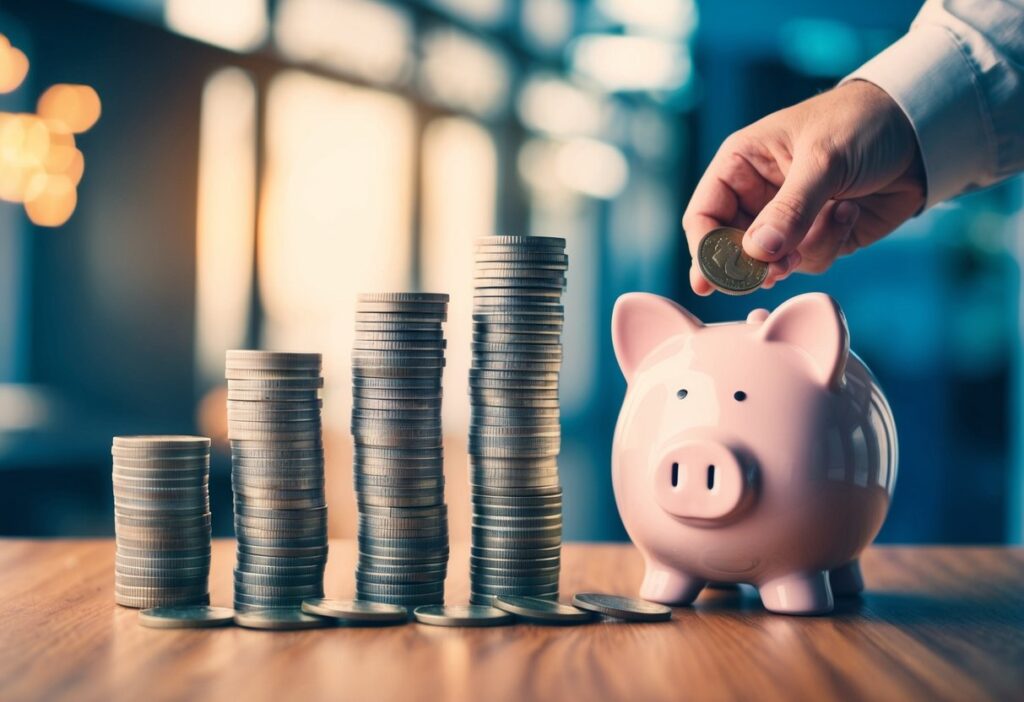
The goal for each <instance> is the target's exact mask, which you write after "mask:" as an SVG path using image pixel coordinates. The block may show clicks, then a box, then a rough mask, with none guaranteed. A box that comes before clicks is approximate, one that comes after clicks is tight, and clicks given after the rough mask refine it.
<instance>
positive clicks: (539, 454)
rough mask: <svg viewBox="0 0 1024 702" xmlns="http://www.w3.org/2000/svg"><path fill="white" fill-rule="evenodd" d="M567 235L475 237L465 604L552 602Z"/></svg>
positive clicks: (557, 555) (558, 521)
mask: <svg viewBox="0 0 1024 702" xmlns="http://www.w3.org/2000/svg"><path fill="white" fill-rule="evenodd" d="M567 269H568V257H567V256H566V255H565V240H564V239H557V238H548V237H522V236H493V237H486V238H483V239H478V240H477V245H476V270H475V274H474V290H475V294H474V300H473V347H472V352H473V362H472V366H471V369H470V371H469V393H470V407H471V419H470V429H469V454H470V487H471V491H472V503H473V527H472V529H473V531H472V550H471V554H470V602H471V603H473V604H490V603H491V601H492V599H493V598H494V597H495V596H499V595H510V596H513V595H530V596H535V597H549V598H556V597H557V596H558V576H559V569H560V564H561V544H562V488H561V484H560V482H559V478H558V453H559V449H560V446H561V431H560V425H559V405H558V375H559V371H560V370H561V365H562V343H561V332H562V323H563V319H564V313H563V308H562V304H561V296H562V291H563V290H564V289H565V273H566V270H567Z"/></svg>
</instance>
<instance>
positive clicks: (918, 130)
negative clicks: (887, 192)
mask: <svg viewBox="0 0 1024 702" xmlns="http://www.w3.org/2000/svg"><path fill="white" fill-rule="evenodd" d="M849 80H866V81H868V82H870V83H874V84H875V85H877V86H878V87H879V88H881V89H882V90H884V91H885V92H886V93H888V94H889V96H890V97H892V99H893V100H894V101H895V102H896V104H897V105H899V106H900V109H902V110H903V113H904V114H905V115H906V116H907V119H909V120H910V124H911V125H912V126H913V128H914V133H915V134H916V135H917V144H918V147H919V148H920V150H921V161H922V163H923V165H924V171H925V178H926V187H927V190H926V203H925V207H926V208H927V207H931V206H932V205H935V204H937V203H939V202H942V201H944V200H947V199H949V198H951V197H954V196H956V195H959V194H960V193H961V192H963V191H964V189H965V188H966V187H967V186H968V185H969V184H971V183H973V182H976V181H977V179H978V177H979V174H983V173H984V172H985V169H986V164H987V163H988V160H989V151H990V140H989V139H988V135H987V134H986V132H985V128H984V118H983V115H982V111H981V105H980V102H979V96H978V89H977V86H976V85H975V76H974V72H973V70H972V69H971V67H970V65H969V64H968V63H967V59H966V58H965V57H964V55H963V54H962V53H961V51H960V48H959V46H958V45H957V41H956V38H955V37H954V36H953V35H952V34H951V33H949V32H948V31H946V30H945V29H943V28H942V27H937V26H928V25H924V26H920V27H914V28H913V29H911V30H910V32H909V33H908V34H906V35H905V36H903V37H902V38H901V39H899V40H898V41H897V42H896V43H894V44H893V45H892V46H890V47H889V48H887V49H886V50H885V51H883V52H882V53H880V54H878V55H877V56H875V57H874V58H873V59H871V60H870V61H868V62H867V63H866V64H864V65H863V66H861V67H860V68H859V69H857V70H856V71H854V72H853V73H852V74H851V75H849V76H847V77H846V78H845V79H844V81H843V82H846V81H849Z"/></svg>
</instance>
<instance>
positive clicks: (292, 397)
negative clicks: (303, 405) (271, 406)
mask: <svg viewBox="0 0 1024 702" xmlns="http://www.w3.org/2000/svg"><path fill="white" fill-rule="evenodd" d="M319 399H320V391H319V390H234V389H231V388H228V400H229V401H234V400H237V401H247V402H274V403H279V402H308V403H315V402H317V401H318V400H319Z"/></svg>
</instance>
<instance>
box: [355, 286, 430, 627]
mask: <svg viewBox="0 0 1024 702" xmlns="http://www.w3.org/2000/svg"><path fill="white" fill-rule="evenodd" d="M447 310H448V295H446V294H430V293H380V294H367V295H360V296H359V298H358V301H357V303H356V338H355V343H354V348H353V351H352V435H353V437H354V438H355V461H354V466H355V476H354V477H355V492H356V502H357V504H358V508H359V564H358V568H357V569H356V597H357V598H358V599H360V600H368V601H371V602H381V603H388V604H398V605H405V606H409V607H412V606H416V605H423V604H439V603H441V602H443V601H444V579H445V576H446V575H447V572H448V508H447V506H446V504H445V501H444V467H443V463H444V454H443V450H442V446H441V438H442V437H441V379H442V374H443V371H444V365H445V359H444V353H445V341H444V332H443V331H442V326H441V325H442V324H443V323H444V322H445V320H446V317H447Z"/></svg>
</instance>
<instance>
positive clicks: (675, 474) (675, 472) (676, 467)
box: [672, 463, 679, 487]
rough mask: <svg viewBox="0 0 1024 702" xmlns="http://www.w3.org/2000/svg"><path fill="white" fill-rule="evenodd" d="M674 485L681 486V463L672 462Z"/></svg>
mask: <svg viewBox="0 0 1024 702" xmlns="http://www.w3.org/2000/svg"><path fill="white" fill-rule="evenodd" d="M672 487H679V464H678V463H673V464H672Z"/></svg>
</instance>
